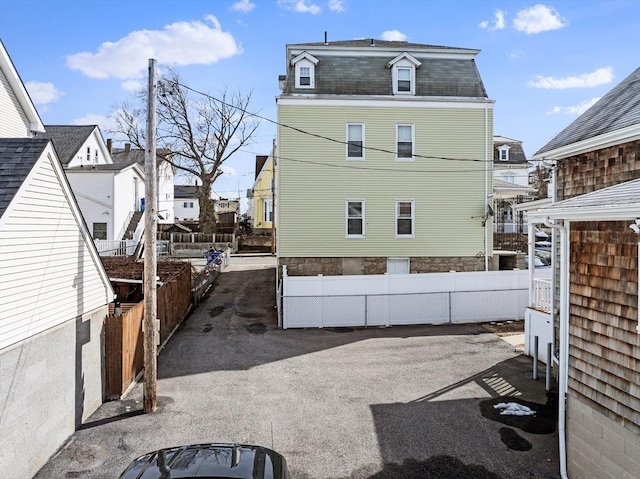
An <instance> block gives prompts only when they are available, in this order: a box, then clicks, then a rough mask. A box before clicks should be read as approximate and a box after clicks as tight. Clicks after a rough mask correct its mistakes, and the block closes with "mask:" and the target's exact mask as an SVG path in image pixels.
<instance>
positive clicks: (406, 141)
mask: <svg viewBox="0 0 640 479" xmlns="http://www.w3.org/2000/svg"><path fill="white" fill-rule="evenodd" d="M396 143H397V149H396V152H397V153H396V159H397V160H398V161H413V125H397V129H396Z"/></svg>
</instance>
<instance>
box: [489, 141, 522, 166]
mask: <svg viewBox="0 0 640 479" xmlns="http://www.w3.org/2000/svg"><path fill="white" fill-rule="evenodd" d="M505 140H509V141H505ZM502 145H507V146H508V147H509V159H508V160H507V161H502V160H501V159H500V151H499V150H498V148H499V147H500V146H502ZM493 162H494V163H495V164H496V165H500V164H502V165H519V164H527V163H529V161H527V156H526V155H525V153H524V150H523V149H522V142H521V141H518V140H511V139H510V138H509V139H507V138H504V137H494V138H493Z"/></svg>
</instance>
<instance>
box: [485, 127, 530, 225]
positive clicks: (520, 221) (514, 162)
mask: <svg viewBox="0 0 640 479" xmlns="http://www.w3.org/2000/svg"><path fill="white" fill-rule="evenodd" d="M531 167H532V165H531V163H529V161H528V160H527V157H526V155H525V153H524V150H523V148H522V142H521V141H519V140H514V139H512V138H507V137H505V136H499V135H496V136H494V137H493V209H494V217H493V231H494V232H499V233H516V232H520V233H522V232H523V231H524V225H525V222H524V218H523V216H522V215H521V213H519V212H517V211H514V209H513V208H514V206H515V205H517V204H519V203H523V202H527V201H531V200H532V199H534V197H535V193H536V190H535V188H532V187H530V186H529V170H530V169H531Z"/></svg>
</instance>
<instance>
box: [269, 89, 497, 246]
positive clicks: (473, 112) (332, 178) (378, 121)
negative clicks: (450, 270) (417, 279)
mask: <svg viewBox="0 0 640 479" xmlns="http://www.w3.org/2000/svg"><path fill="white" fill-rule="evenodd" d="M310 103H311V101H310ZM427 105H428V103H425V107H424V108H417V107H415V108H403V107H401V106H392V107H391V106H390V107H376V106H372V107H367V106H345V107H338V108H337V107H335V106H305V105H279V107H278V120H279V121H280V122H281V123H283V124H286V125H295V126H296V127H297V128H300V129H302V130H305V131H309V132H311V133H314V134H318V135H322V136H325V137H329V138H340V139H342V138H344V137H345V125H346V124H347V123H349V122H351V121H353V119H354V118H357V119H359V120H361V121H362V122H363V123H365V124H366V146H367V150H366V157H367V160H366V163H361V162H346V161H345V145H344V144H343V143H334V142H329V141H327V140H324V139H322V138H317V137H311V136H309V135H305V134H303V133H299V132H296V131H293V130H291V129H288V128H283V127H279V128H278V156H279V157H280V158H281V160H280V161H279V162H278V186H277V188H278V190H277V191H278V201H277V220H278V228H279V233H278V254H279V255H280V256H281V257H286V256H297V257H362V256H378V257H413V256H475V255H476V254H477V253H478V251H484V228H482V226H481V223H482V221H481V219H480V220H474V219H471V217H472V216H482V214H484V207H485V205H486V196H485V186H484V185H485V164H484V163H482V162H477V161H449V160H445V159H442V158H461V159H464V158H467V159H474V160H475V159H478V158H485V157H486V158H488V159H492V158H493V138H492V133H493V127H492V117H493V111H492V110H491V108H490V107H489V109H488V111H487V119H488V124H487V125H486V130H485V123H484V119H485V111H484V109H481V108H462V107H461V108H429V107H427ZM403 122H406V123H411V124H414V125H415V132H416V137H415V142H414V151H415V154H416V155H420V156H416V160H415V161H412V162H399V161H395V158H396V155H395V149H396V125H397V124H398V123H403ZM383 149H384V150H386V152H384V151H380V150H383ZM422 156H425V157H430V158H423V157H422ZM287 158H290V159H291V160H288V159H287ZM292 160H304V161H292ZM486 166H487V167H488V169H489V171H488V174H489V191H491V175H492V168H493V162H491V161H490V162H489V163H488V164H486ZM346 198H353V199H364V200H366V238H364V239H362V240H361V241H353V240H351V239H349V238H346V237H345V219H344V216H343V214H336V212H342V211H344V208H345V199H346ZM403 198H410V199H413V200H414V201H415V204H416V211H415V235H416V240H415V241H406V240H404V239H397V240H396V238H395V220H394V218H395V201H396V200H398V199H403ZM421 205H424V206H421ZM443 231H445V232H446V234H443V233H442V232H443ZM490 234H491V233H490ZM418 239H419V240H418ZM489 251H491V236H490V238H489Z"/></svg>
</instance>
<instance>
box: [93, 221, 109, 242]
mask: <svg viewBox="0 0 640 479" xmlns="http://www.w3.org/2000/svg"><path fill="white" fill-rule="evenodd" d="M93 239H97V240H106V239H107V223H93Z"/></svg>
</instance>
